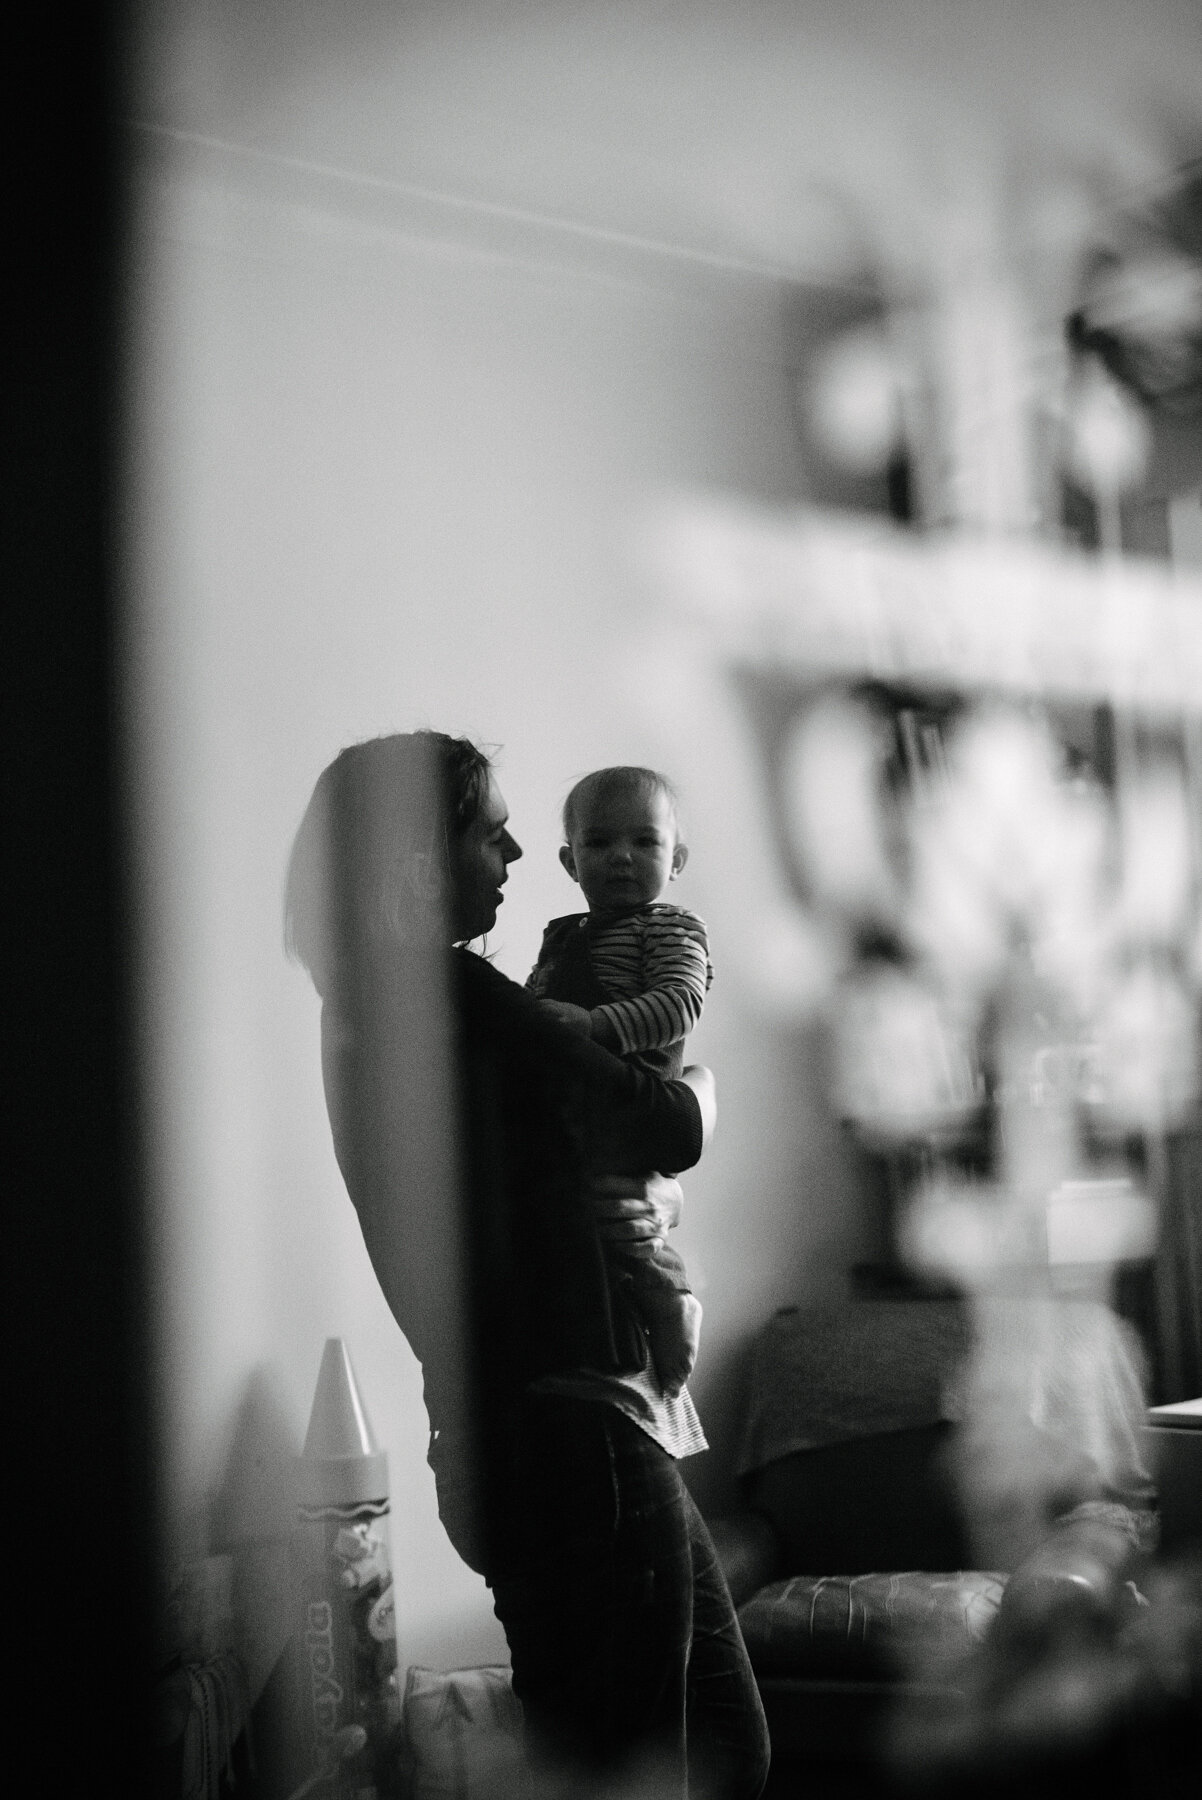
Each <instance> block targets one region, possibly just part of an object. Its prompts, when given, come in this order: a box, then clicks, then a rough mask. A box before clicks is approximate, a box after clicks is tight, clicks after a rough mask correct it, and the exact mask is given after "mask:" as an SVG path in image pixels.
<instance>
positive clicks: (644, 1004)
mask: <svg viewBox="0 0 1202 1800" xmlns="http://www.w3.org/2000/svg"><path fill="white" fill-rule="evenodd" d="M576 931H582V932H584V933H585V934H586V939H587V944H588V951H589V959H590V962H591V964H592V971H593V974H594V975H595V977H596V980H597V983H598V985H599V987H600V988H601V989H602V990H603V992H604V994H605V996H606V999H605V1002H604V1003H603V1004H601V1005H599V1006H596V1007H594V1008H593V1009H592V1010H593V1012H594V1013H595V1014H600V1015H601V1016H602V1017H604V1018H605V1019H607V1020H608V1021H609V1023H610V1026H611V1027H612V1030H613V1032H614V1034H615V1037H616V1039H617V1043H618V1046H619V1050H620V1053H621V1054H622V1055H624V1056H639V1055H641V1054H643V1053H644V1052H648V1051H656V1050H664V1049H667V1048H669V1047H670V1046H674V1045H677V1044H680V1043H681V1042H682V1041H683V1040H684V1039H685V1038H686V1037H687V1036H688V1034H689V1032H690V1031H691V1030H692V1029H693V1027H694V1026H695V1025H696V1023H697V1021H698V1019H699V1018H700V1017H701V1009H702V1007H703V1006H704V1004H705V996H706V992H707V990H708V988H709V985H710V983H711V981H712V980H713V974H714V972H713V968H712V965H711V963H710V956H709V937H708V933H707V931H706V928H705V923H704V921H703V920H702V919H699V918H698V917H697V914H696V913H693V912H689V911H688V909H687V908H686V907H683V906H672V905H670V904H669V903H668V902H667V901H664V900H656V901H653V902H652V903H651V904H650V905H648V906H641V907H639V908H637V909H636V910H634V911H632V912H623V913H578V914H573V915H570V916H569V917H568V918H564V919H553V920H552V922H551V924H550V925H549V926H548V927H547V930H546V934H545V936H544V938H543V947H542V950H541V952H540V954H539V959H538V962H537V963H536V965H535V967H534V970H533V972H532V973H531V975H530V978H529V980H528V982H527V984H526V985H527V987H529V988H530V989H531V990H532V992H534V993H535V994H538V995H541V996H550V997H552V998H554V997H556V992H555V973H556V964H557V961H558V959H559V956H560V954H561V953H562V950H563V947H564V944H565V940H566V939H567V937H568V936H570V935H571V934H573V933H574V932H576ZM611 996H612V997H611Z"/></svg>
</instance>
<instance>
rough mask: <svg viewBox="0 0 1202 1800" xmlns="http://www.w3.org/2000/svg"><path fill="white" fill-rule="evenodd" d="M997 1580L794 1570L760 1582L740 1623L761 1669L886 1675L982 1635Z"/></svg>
mask: <svg viewBox="0 0 1202 1800" xmlns="http://www.w3.org/2000/svg"><path fill="white" fill-rule="evenodd" d="M1004 1586H1005V1576H1003V1575H996V1574H987V1573H982V1572H980V1571H977V1570H965V1571H960V1572H959V1573H954V1574H937V1573H936V1574H932V1573H928V1572H927V1571H925V1570H911V1571H903V1572H902V1573H900V1574H875V1573H873V1574H864V1575H794V1576H792V1577H791V1578H790V1579H789V1580H787V1581H774V1582H771V1583H770V1584H769V1585H768V1586H767V1587H763V1588H761V1589H760V1591H759V1593H758V1594H756V1595H755V1596H754V1597H753V1598H752V1599H751V1600H749V1601H748V1602H747V1604H746V1605H745V1606H743V1607H741V1608H740V1610H739V1623H740V1625H741V1626H742V1628H743V1637H744V1639H745V1641H746V1644H747V1651H748V1654H749V1656H750V1657H751V1662H752V1666H753V1668H754V1669H755V1671H756V1673H757V1674H758V1675H798V1676H842V1677H847V1678H854V1677H860V1678H870V1677H873V1676H881V1675H893V1674H899V1673H901V1672H903V1670H904V1667H905V1663H906V1660H907V1658H908V1657H909V1656H913V1655H916V1654H921V1653H922V1652H923V1651H924V1650H925V1649H928V1648H929V1647H930V1646H932V1645H933V1644H937V1645H938V1647H939V1650H940V1653H941V1655H947V1654H949V1653H950V1654H953V1655H954V1653H955V1651H956V1650H957V1649H963V1650H964V1651H968V1650H969V1649H971V1648H972V1646H973V1645H974V1644H977V1643H979V1642H980V1641H981V1639H982V1638H983V1637H984V1635H985V1633H986V1631H987V1630H988V1629H989V1626H990V1623H991V1622H992V1620H993V1618H994V1615H995V1614H996V1612H997V1610H998V1606H999V1604H1000V1602H1001V1597H1002V1590H1003V1588H1004Z"/></svg>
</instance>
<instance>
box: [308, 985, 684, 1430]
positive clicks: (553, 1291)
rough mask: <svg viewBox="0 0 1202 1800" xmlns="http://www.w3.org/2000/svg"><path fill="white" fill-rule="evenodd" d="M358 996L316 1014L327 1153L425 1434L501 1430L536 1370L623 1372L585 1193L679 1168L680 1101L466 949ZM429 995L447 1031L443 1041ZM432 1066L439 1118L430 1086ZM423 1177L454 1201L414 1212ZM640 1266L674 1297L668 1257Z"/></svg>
mask: <svg viewBox="0 0 1202 1800" xmlns="http://www.w3.org/2000/svg"><path fill="white" fill-rule="evenodd" d="M440 986H441V994H440V991H439V990H440ZM358 992H359V994H360V995H361V996H362V999H361V1001H360V1002H359V1003H358V1004H355V1003H352V1004H349V1005H348V1004H347V1003H346V1002H345V1000H344V1001H343V1003H342V1004H341V1005H339V1004H336V1003H334V1002H331V1001H330V1000H327V1003H326V1006H325V1009H324V1011H323V1015H322V1059H323V1072H324V1076H325V1086H326V1099H327V1104H328V1108H329V1113H330V1121H331V1126H332V1128H333V1134H334V1146H335V1151H336V1154H337V1157H338V1162H339V1166H340V1168H341V1170H342V1174H343V1178H344V1180H345V1182H346V1185H347V1190H348V1192H349V1194H350V1197H351V1199H352V1201H353V1202H354V1204H355V1207H356V1210H357V1212H358V1214H359V1219H360V1223H361V1225H362V1228H363V1234H364V1239H365V1241H366V1244H367V1248H368V1252H369V1254H370V1256H371V1259H372V1263H373V1266H374V1268H375V1271H376V1274H377V1277H378V1279H379V1281H380V1284H381V1287H382V1288H383V1291H384V1294H385V1297H386V1298H387V1300H388V1302H389V1305H390V1306H391V1308H392V1311H393V1314H394V1316H395V1317H396V1320H397V1322H398V1324H399V1325H400V1327H401V1329H402V1331H403V1332H404V1333H405V1336H406V1337H407V1338H408V1340H409V1342H410V1344H411V1345H412V1347H413V1349H414V1351H415V1353H416V1355H417V1356H418V1358H419V1360H420V1361H421V1364H422V1368H423V1373H424V1377H425V1384H426V1404H427V1408H428V1410H429V1413H430V1420H431V1424H432V1426H433V1427H434V1428H435V1429H440V1428H441V1427H442V1426H443V1425H451V1424H454V1425H456V1426H461V1425H463V1424H465V1423H467V1422H468V1421H469V1419H470V1421H471V1422H472V1423H473V1424H474V1426H475V1428H476V1430H477V1431H480V1430H481V1429H482V1430H483V1431H484V1433H485V1434H486V1435H489V1434H490V1432H491V1430H494V1429H495V1430H497V1431H500V1432H502V1433H503V1432H504V1429H505V1418H506V1416H507V1415H508V1414H509V1413H510V1411H511V1409H512V1408H513V1406H514V1405H515V1404H516V1402H517V1399H518V1397H519V1396H520V1394H521V1393H522V1392H523V1391H524V1390H525V1389H526V1388H527V1387H528V1385H529V1383H530V1382H531V1381H533V1380H536V1379H537V1378H538V1377H539V1376H542V1375H548V1374H559V1373H564V1372H566V1371H569V1370H572V1369H576V1368H580V1367H588V1368H593V1369H599V1370H602V1371H606V1372H617V1371H619V1370H623V1369H629V1368H633V1367H634V1366H636V1365H637V1363H638V1360H639V1344H638V1338H637V1335H636V1333H637V1327H636V1325H635V1322H634V1316H633V1311H632V1309H631V1307H630V1305H629V1297H628V1296H627V1295H626V1294H625V1293H624V1288H623V1283H622V1282H621V1281H620V1280H616V1279H615V1278H614V1275H613V1265H612V1259H607V1256H606V1254H605V1252H604V1250H603V1247H602V1244H601V1240H600V1238H599V1236H598V1232H597V1228H596V1223H595V1220H594V1217H593V1213H592V1209H591V1206H590V1203H589V1200H588V1197H587V1193H586V1191H585V1184H586V1180H587V1177H588V1176H589V1175H590V1174H593V1173H614V1174H621V1173H627V1174H642V1173H645V1172H647V1171H648V1170H651V1169H672V1170H681V1169H687V1168H690V1167H692V1165H693V1164H694V1163H695V1162H696V1161H697V1159H698V1158H699V1156H700V1154H701V1149H702V1124H701V1112H700V1108H699V1106H698V1103H697V1099H696V1096H695V1095H694V1094H693V1092H692V1090H691V1089H690V1088H688V1087H687V1086H685V1085H684V1084H683V1083H681V1082H665V1081H663V1080H661V1079H659V1078H658V1077H656V1076H652V1075H648V1074H646V1073H645V1072H644V1071H642V1070H641V1069H639V1068H637V1067H636V1066H633V1065H631V1064H629V1063H626V1062H623V1061H621V1060H620V1059H619V1058H617V1057H614V1056H611V1055H609V1053H608V1052H606V1051H604V1050H602V1049H601V1048H600V1047H599V1046H597V1045H595V1044H593V1043H591V1042H590V1041H589V1040H588V1039H586V1038H584V1037H581V1036H578V1035H577V1034H575V1033H574V1032H572V1031H571V1030H569V1029H567V1028H565V1027H564V1026H562V1025H560V1024H558V1023H557V1022H556V1021H555V1020H554V1019H552V1018H550V1017H548V1015H547V1013H546V1012H545V1010H544V1009H543V1008H542V1007H540V1006H539V1004H538V1002H537V1001H536V1000H534V999H532V998H531V996H530V995H528V994H527V993H525V992H524V991H523V989H522V988H520V987H519V986H518V985H517V984H516V983H515V982H512V981H509V980H508V979H507V978H506V977H505V976H503V975H502V974H500V973H499V971H497V970H496V969H494V968H493V967H492V966H491V964H489V963H487V962H485V961H484V960H483V959H482V958H481V957H479V956H476V955H474V954H472V953H471V952H469V951H465V950H456V951H453V952H451V953H450V955H449V957H448V958H446V959H445V966H444V965H443V963H442V962H441V961H440V962H439V963H438V965H437V966H432V965H430V964H429V963H427V964H425V965H422V964H419V963H418V962H417V961H415V960H414V959H412V958H410V959H403V958H398V959H397V961H396V963H395V964H394V965H393V966H392V967H391V968H390V970H389V971H388V972H387V973H386V974H384V975H373V977H372V978H371V979H370V980H369V979H366V978H365V979H363V980H361V981H360V982H359V984H358ZM440 998H441V999H442V1001H443V1004H444V1006H445V1003H446V1002H447V1001H449V1002H450V1006H449V1017H450V1022H451V1032H450V1037H449V1042H444V1044H443V1045H442V1046H440V1043H439V1037H440V1031H439V1020H440V1017H443V1016H445V1014H444V1013H440V1011H439V1000H440ZM440 1059H442V1061H443V1067H444V1068H445V1073H446V1076H447V1084H446V1087H445V1088H444V1090H443V1091H444V1092H446V1091H449V1092H450V1093H452V1094H453V1095H455V1096H456V1098H457V1104H456V1105H455V1108H454V1115H453V1116H448V1115H447V1113H446V1112H445V1111H444V1110H442V1108H441V1107H440V1106H439V1104H438V1101H437V1098H436V1094H437V1088H435V1089H434V1092H433V1093H432V1091H431V1079H430V1077H431V1071H434V1073H435V1074H437V1072H438V1070H439V1065H440ZM448 1151H451V1155H450V1156H448ZM440 1170H441V1175H440V1173H439V1171H440ZM440 1182H441V1183H443V1191H444V1192H445V1191H446V1188H447V1187H448V1186H449V1187H450V1188H451V1189H452V1190H455V1189H457V1193H458V1205H457V1206H455V1205H451V1206H448V1205H446V1204H445V1203H444V1204H443V1205H441V1206H438V1205H435V1204H431V1197H432V1195H434V1194H435V1192H436V1190H437V1189H438V1187H439V1185H440ZM657 1260H658V1264H659V1278H660V1280H661V1281H662V1280H664V1279H667V1280H672V1281H675V1283H676V1285H678V1286H679V1287H681V1288H686V1287H687V1285H688V1283H687V1279H686V1278H685V1275H684V1272H683V1266H682V1265H681V1263H680V1259H679V1258H678V1257H677V1256H676V1255H675V1253H674V1252H673V1251H671V1250H669V1249H667V1248H666V1247H665V1248H664V1249H663V1250H661V1251H659V1252H658V1253H657ZM464 1302H466V1304H464ZM457 1319H461V1320H462V1321H463V1322H464V1326H465V1329H464V1330H463V1331H462V1332H460V1331H458V1330H457V1329H456V1321H457ZM468 1396H470V1400H471V1403H470V1404H469V1405H468V1406H467V1408H466V1409H465V1407H464V1400H465V1398H466V1397H468Z"/></svg>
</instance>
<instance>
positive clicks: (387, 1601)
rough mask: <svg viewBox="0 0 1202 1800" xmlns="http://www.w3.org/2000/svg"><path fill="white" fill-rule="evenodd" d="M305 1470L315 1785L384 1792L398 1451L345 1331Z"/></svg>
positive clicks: (303, 1578)
mask: <svg viewBox="0 0 1202 1800" xmlns="http://www.w3.org/2000/svg"><path fill="white" fill-rule="evenodd" d="M298 1472H299V1480H298V1501H299V1518H298V1523H297V1534H296V1573H297V1587H298V1595H299V1604H300V1622H299V1623H300V1644H299V1650H300V1656H299V1659H298V1660H299V1664H300V1669H301V1690H302V1691H301V1697H300V1706H301V1715H302V1719H303V1724H304V1731H305V1737H306V1757H307V1766H308V1776H307V1780H306V1783H305V1786H306V1788H307V1789H311V1790H312V1791H313V1793H314V1794H315V1795H323V1796H324V1795H328V1796H329V1797H330V1800H373V1796H377V1795H378V1796H380V1800H383V1797H384V1796H385V1795H387V1794H388V1793H389V1792H390V1791H391V1790H392V1789H393V1787H394V1786H395V1775H394V1770H395V1765H396V1758H395V1753H394V1746H395V1737H396V1728H397V1723H398V1719H399V1713H400V1703H399V1699H398V1695H397V1680H396V1666H397V1648H396V1612H395V1607H394V1601H393V1587H392V1570H391V1566H390V1563H389V1556H388V1458H387V1456H386V1455H385V1453H384V1451H383V1450H381V1449H379V1448H378V1446H377V1444H376V1441H375V1438H374V1436H373V1434H372V1429H371V1426H370V1425H369V1424H368V1420H367V1414H366V1412H365V1411H364V1409H363V1402H362V1400H361V1399H360V1397H359V1388H358V1384H357V1382H356V1381H355V1373H354V1370H353V1369H352V1368H351V1362H350V1358H349V1356H348V1355H347V1353H346V1346H345V1344H344V1343H343V1342H342V1339H341V1338H328V1339H327V1340H326V1347H325V1351H324V1352H323V1354H322V1359H321V1371H320V1373H319V1375H318V1377H317V1392H316V1394H315V1395H314V1397H313V1412H312V1414H311V1416H310V1419H309V1433H308V1436H307V1437H306V1439H305V1448H304V1452H303V1454H302V1455H301V1456H300V1458H299V1459H298Z"/></svg>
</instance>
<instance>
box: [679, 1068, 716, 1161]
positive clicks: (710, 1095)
mask: <svg viewBox="0 0 1202 1800" xmlns="http://www.w3.org/2000/svg"><path fill="white" fill-rule="evenodd" d="M680 1079H681V1080H682V1081H683V1082H684V1084H685V1086H686V1087H691V1088H692V1090H693V1092H694V1093H695V1094H696V1096H697V1104H698V1105H699V1106H700V1108H701V1141H702V1143H703V1144H708V1143H709V1141H710V1139H711V1138H712V1137H713V1135H714V1126H715V1125H716V1124H717V1123H718V1092H717V1089H716V1087H715V1086H714V1072H713V1070H712V1069H707V1068H706V1067H705V1065H704V1064H703V1063H690V1064H689V1066H688V1068H687V1069H686V1070H685V1071H684V1073H683V1075H682V1076H681V1078H680Z"/></svg>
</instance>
